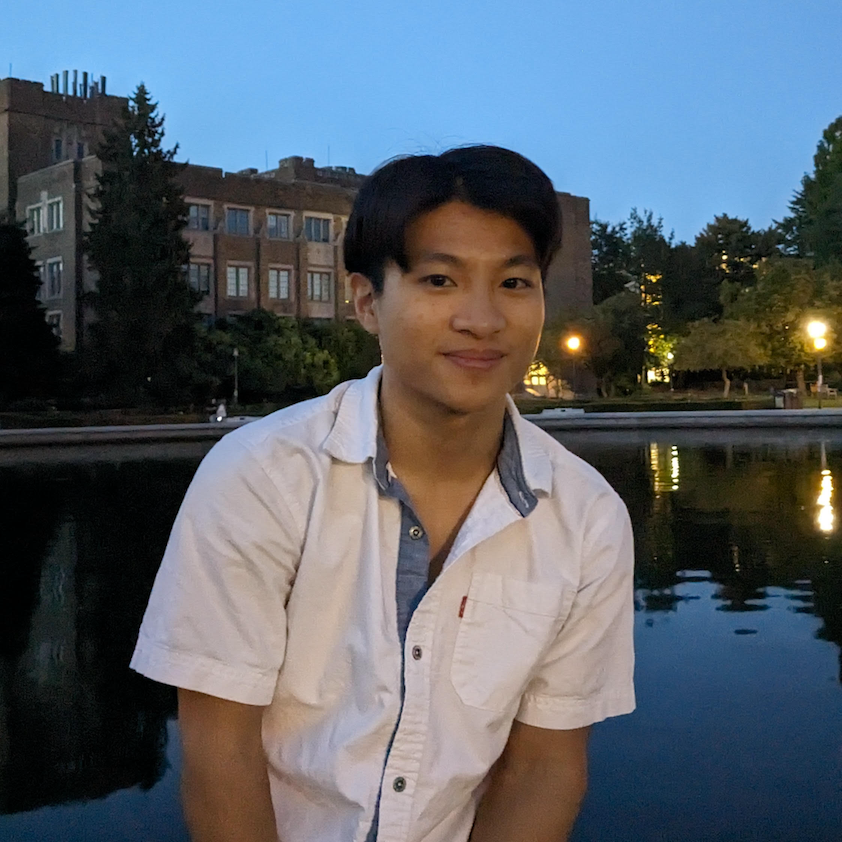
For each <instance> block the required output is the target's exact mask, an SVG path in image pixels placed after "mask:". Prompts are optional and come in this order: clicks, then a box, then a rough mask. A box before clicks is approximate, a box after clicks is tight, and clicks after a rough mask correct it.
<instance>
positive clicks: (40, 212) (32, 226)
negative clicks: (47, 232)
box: [26, 205, 44, 237]
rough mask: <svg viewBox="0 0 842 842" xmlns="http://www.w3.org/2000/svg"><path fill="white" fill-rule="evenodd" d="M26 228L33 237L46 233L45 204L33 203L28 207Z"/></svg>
mask: <svg viewBox="0 0 842 842" xmlns="http://www.w3.org/2000/svg"><path fill="white" fill-rule="evenodd" d="M26 230H27V232H28V233H29V235H30V236H33V237H34V236H36V235H38V234H43V233H44V206H43V205H32V206H31V207H28V208H27V209H26Z"/></svg>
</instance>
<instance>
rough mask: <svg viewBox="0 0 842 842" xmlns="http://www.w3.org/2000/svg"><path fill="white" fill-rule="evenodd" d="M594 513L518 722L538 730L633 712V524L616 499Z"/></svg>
mask: <svg viewBox="0 0 842 842" xmlns="http://www.w3.org/2000/svg"><path fill="white" fill-rule="evenodd" d="M592 508H593V510H594V511H593V512H592V517H591V518H590V519H591V520H592V523H591V525H590V528H588V529H587V530H586V533H585V538H584V541H583V547H582V568H581V570H582V574H581V577H580V582H579V587H578V589H577V592H576V596H575V597H574V600H573V605H572V607H571V609H570V613H569V614H568V616H567V618H566V620H565V622H564V625H563V626H562V628H561V630H560V631H559V633H558V635H557V636H556V639H555V641H554V642H553V643H552V645H551V646H550V648H549V649H548V651H547V653H546V654H545V656H544V658H543V660H542V663H541V666H540V667H539V668H538V670H537V671H536V672H535V674H534V675H533V678H532V680H531V681H530V683H529V685H528V687H527V689H526V692H525V693H524V695H523V697H522V699H521V704H520V708H519V710H518V713H517V716H516V718H517V720H518V721H519V722H523V723H525V724H527V725H534V726H536V727H538V728H550V729H558V730H566V729H573V728H583V727H585V726H586V725H591V724H593V723H595V722H600V721H601V720H603V719H606V718H607V717H609V716H619V715H620V714H624V713H631V711H633V710H634V707H635V697H634V642H633V621H634V549H633V538H632V530H631V523H630V521H629V516H628V512H627V511H626V507H625V505H624V504H623V502H622V501H621V500H620V498H619V497H618V496H617V495H616V494H614V493H613V492H611V494H610V496H609V495H603V496H602V497H601V498H599V499H598V500H597V501H596V503H595V504H594V506H593V507H592Z"/></svg>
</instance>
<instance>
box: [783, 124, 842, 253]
mask: <svg viewBox="0 0 842 842" xmlns="http://www.w3.org/2000/svg"><path fill="white" fill-rule="evenodd" d="M813 165H814V167H813V174H812V175H805V176H804V178H802V179H801V189H800V190H798V191H796V193H795V196H794V197H793V199H792V202H790V205H789V209H790V212H791V214H792V215H791V216H788V217H787V218H786V219H784V220H783V221H782V222H781V223H780V227H781V231H782V233H783V235H784V237H785V242H786V245H787V246H788V250H789V252H790V254H794V255H797V256H799V257H810V258H812V259H813V260H814V261H815V263H816V265H817V266H821V265H824V264H827V263H830V262H833V261H836V262H842V117H837V118H836V119H835V120H834V121H833V122H832V123H831V124H830V125H829V126H828V127H827V128H826V129H825V130H824V132H823V133H822V139H821V140H820V141H819V145H818V147H817V148H816V154H815V156H814V157H813Z"/></svg>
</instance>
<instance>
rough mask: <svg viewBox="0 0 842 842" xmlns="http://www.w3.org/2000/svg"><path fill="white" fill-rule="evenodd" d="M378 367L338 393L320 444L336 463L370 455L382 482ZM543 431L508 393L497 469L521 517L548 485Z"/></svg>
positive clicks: (385, 457) (549, 471) (384, 476)
mask: <svg viewBox="0 0 842 842" xmlns="http://www.w3.org/2000/svg"><path fill="white" fill-rule="evenodd" d="M382 371H383V366H382V365H379V366H375V367H374V368H373V369H372V370H371V371H370V372H369V373H368V375H367V376H366V377H365V378H363V379H362V380H355V381H353V382H352V383H350V384H349V386H348V387H347V388H346V389H345V391H344V393H343V394H342V395H341V396H340V397H339V406H338V408H337V412H336V421H335V422H334V424H333V429H332V430H331V431H330V434H329V435H328V437H327V439H325V443H324V448H325V450H326V452H327V453H328V454H330V455H331V456H332V457H333V458H334V459H338V460H339V461H341V462H350V463H356V464H361V463H363V462H366V461H368V460H369V459H371V460H372V462H373V466H374V470H375V475H376V479H377V482H378V485H379V486H381V487H382V483H384V482H386V481H387V474H386V465H387V463H388V454H387V452H386V449H385V444H386V443H385V441H384V440H383V437H382V435H381V434H380V421H379V413H378V408H377V393H378V389H379V386H380V376H381V373H382ZM542 435H545V434H544V433H542V431H541V430H539V429H538V428H537V427H535V426H534V425H533V424H531V423H530V422H528V421H525V420H524V419H523V418H522V417H521V415H520V413H519V412H518V410H517V407H516V406H515V403H514V401H513V400H512V398H511V396H507V397H506V418H505V421H504V426H503V446H502V447H501V448H500V455H499V456H498V457H497V469H498V472H499V474H500V482H501V484H502V485H503V488H504V489H505V491H506V494H507V495H508V497H509V500H510V501H511V503H512V505H513V506H514V507H515V509H517V511H518V512H519V513H520V514H521V515H523V516H526V515H527V514H529V512H531V511H532V510H533V509H534V508H535V506H536V505H537V502H538V501H537V498H536V497H535V493H536V492H544V493H546V494H548V493H549V492H550V491H551V490H552V466H551V465H550V462H549V458H548V453H547V450H546V447H545V446H543V443H542V442H540V440H539V439H540V437H541V436H542ZM379 443H380V446H379V447H378V444H379Z"/></svg>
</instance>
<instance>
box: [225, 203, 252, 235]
mask: <svg viewBox="0 0 842 842" xmlns="http://www.w3.org/2000/svg"><path fill="white" fill-rule="evenodd" d="M225 228H226V230H227V231H228V233H229V234H239V235H241V236H246V237H247V236H248V235H249V233H250V232H251V226H250V225H249V211H247V210H244V209H242V208H228V210H227V212H226V214H225Z"/></svg>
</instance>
